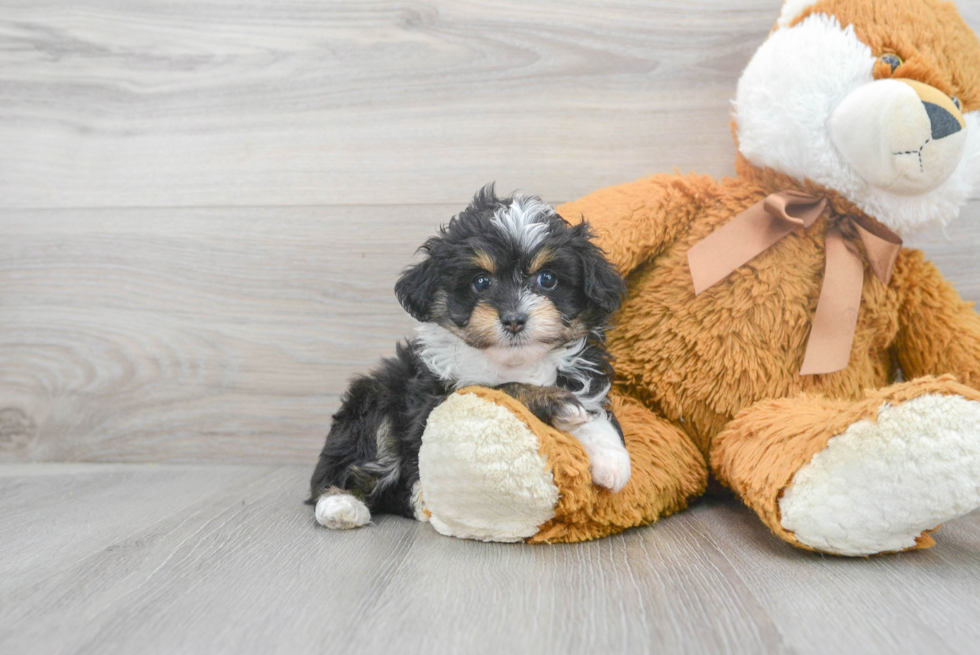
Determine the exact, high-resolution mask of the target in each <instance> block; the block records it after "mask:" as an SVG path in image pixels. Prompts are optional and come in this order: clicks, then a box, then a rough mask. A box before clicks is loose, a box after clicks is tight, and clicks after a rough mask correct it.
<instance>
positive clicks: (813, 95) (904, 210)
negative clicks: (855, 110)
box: [735, 3, 980, 234]
mask: <svg viewBox="0 0 980 655" xmlns="http://www.w3.org/2000/svg"><path fill="white" fill-rule="evenodd" d="M788 4H789V3H788ZM784 11H786V8H784ZM799 11H802V8H801V9H800V10H799ZM797 15H798V12H797ZM874 64H875V57H874V55H873V54H872V52H871V49H870V48H868V46H867V45H865V44H864V43H862V42H861V41H859V40H858V38H857V36H856V35H855V34H854V30H853V28H852V27H850V26H848V27H843V28H842V27H841V25H840V23H839V22H838V21H837V19H836V18H833V17H829V16H826V15H823V14H812V15H810V16H808V17H807V18H805V19H804V20H803V21H802V22H800V23H799V24H797V25H795V26H793V27H792V28H785V29H779V30H777V31H776V32H774V33H773V34H772V35H771V36H770V37H769V39H768V40H767V41H766V42H765V43H764V44H763V45H762V46H761V47H760V48H759V49H758V50H757V51H756V53H755V56H753V58H752V60H751V61H750V62H749V65H748V67H746V69H745V72H744V73H743V74H742V77H741V79H739V83H738V94H737V97H736V101H735V120H736V123H737V126H738V138H739V150H740V151H741V152H742V154H743V155H745V157H746V158H747V159H748V160H749V161H751V162H752V163H753V164H756V165H757V166H764V167H769V168H772V169H775V170H778V171H781V172H783V173H786V174H788V175H791V176H793V177H795V178H797V179H798V180H800V181H802V180H804V179H809V180H811V181H813V182H816V183H817V184H820V185H823V186H826V187H829V188H831V189H834V190H835V191H837V192H839V193H841V194H843V195H844V196H846V197H847V198H848V199H849V200H851V201H852V202H853V203H854V204H856V205H857V206H858V207H860V208H861V209H862V210H863V211H865V212H867V213H868V214H869V215H871V216H874V217H875V218H876V219H878V220H879V221H881V222H882V223H884V224H885V225H887V226H888V227H890V228H892V229H893V230H895V231H896V232H898V233H899V234H902V233H908V232H910V231H913V230H915V229H917V228H919V227H923V226H926V225H937V224H938V225H945V224H946V223H948V222H949V221H950V220H951V219H953V218H955V217H956V216H957V214H958V213H959V210H960V208H961V207H962V206H963V205H964V203H965V202H966V200H967V198H968V197H969V194H970V191H971V190H972V189H973V186H974V184H975V183H976V182H977V180H978V178H980V117H978V116H977V112H971V113H968V114H965V115H964V118H965V120H966V123H967V128H966V132H967V134H966V144H965V146H964V149H963V156H962V159H961V160H960V162H959V165H958V166H957V167H956V168H955V170H953V172H952V174H951V175H950V176H949V177H948V178H947V179H946V180H945V181H943V182H942V183H941V184H938V186H936V188H934V189H933V190H931V191H928V192H925V193H921V194H918V195H899V194H897V193H894V192H891V191H887V190H885V189H881V188H877V187H875V186H873V185H872V184H871V183H869V182H868V181H866V180H865V179H863V178H862V177H861V176H860V175H859V174H858V173H857V171H855V169H854V168H853V167H852V166H850V165H849V164H848V163H847V162H846V161H845V160H844V158H843V157H842V156H841V154H840V152H839V151H838V150H837V148H836V147H835V145H834V143H833V139H832V138H831V134H830V130H829V128H828V123H829V121H830V119H831V116H832V115H833V113H834V110H835V109H836V108H837V106H838V105H839V104H840V103H841V102H842V101H843V100H844V99H845V98H846V97H847V96H848V94H850V93H852V92H854V91H855V90H857V89H858V88H859V87H861V86H862V85H866V84H871V83H872V82H874V78H873V67H874Z"/></svg>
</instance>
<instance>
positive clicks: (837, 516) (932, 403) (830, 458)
mask: <svg viewBox="0 0 980 655" xmlns="http://www.w3.org/2000/svg"><path fill="white" fill-rule="evenodd" d="M711 465H712V470H713V472H714V473H715V475H716V476H717V477H718V479H719V480H721V481H722V482H723V483H724V484H726V485H728V486H730V487H731V488H732V489H733V490H734V491H735V492H736V493H738V495H739V496H740V497H741V498H742V499H743V500H744V501H745V503H746V504H747V505H748V506H749V507H751V508H752V509H753V510H755V512H756V513H757V514H758V515H759V516H760V517H761V518H762V520H763V521H764V522H765V523H766V525H768V526H769V527H770V528H771V529H772V530H773V532H775V533H776V534H777V535H778V536H780V537H781V538H783V539H785V540H786V541H788V542H790V543H792V544H794V545H797V546H801V547H803V548H807V549H811V550H818V551H821V552H825V553H833V554H837V555H873V554H876V553H885V552H893V551H901V550H908V549H912V548H917V547H918V548H923V547H928V546H931V545H932V544H933V543H934V542H933V541H932V538H931V537H930V536H929V535H928V533H929V532H931V531H932V530H934V529H936V528H937V527H938V526H939V524H941V523H943V522H944V521H948V520H950V519H953V518H956V517H957V516H962V515H963V514H966V513H968V512H971V511H972V510H974V509H976V508H977V507H980V392H977V391H974V390H973V389H971V388H969V387H966V386H964V385H961V384H958V383H957V382H955V381H954V380H953V378H952V377H948V376H947V377H943V378H920V379H917V380H913V381H910V382H903V383H900V384H895V385H892V386H890V387H887V388H884V389H879V390H876V391H871V392H868V393H867V394H866V397H865V398H864V399H863V400H860V401H856V402H851V401H840V400H828V399H826V398H823V397H814V396H800V397H798V398H784V399H780V400H766V401H761V402H759V403H757V404H756V405H753V406H752V407H749V408H748V409H746V410H744V411H742V412H740V413H739V415H738V416H737V417H736V418H735V419H734V420H733V421H732V422H731V423H730V424H729V425H728V426H726V428H725V430H724V431H723V432H722V433H721V434H719V435H718V436H717V437H716V438H715V440H714V443H713V444H712V450H711Z"/></svg>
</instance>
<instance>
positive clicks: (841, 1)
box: [474, 0, 980, 547]
mask: <svg viewBox="0 0 980 655" xmlns="http://www.w3.org/2000/svg"><path fill="white" fill-rule="evenodd" d="M813 12H824V13H830V14H833V15H836V16H837V17H838V18H839V19H840V21H841V23H842V24H844V25H848V24H853V25H854V27H855V30H856V33H857V35H858V37H859V38H860V39H861V40H862V41H864V42H865V43H866V44H868V45H869V46H870V47H871V48H872V50H873V51H874V53H875V54H876V55H881V54H887V53H892V54H897V55H899V56H900V57H901V58H902V59H903V60H904V63H903V64H902V66H900V67H899V68H898V69H897V70H896V71H895V72H894V75H895V76H896V77H905V78H911V79H916V80H919V81H922V82H926V83H928V84H931V85H934V86H935V87H937V88H938V89H940V90H941V91H943V92H945V93H949V94H954V95H957V96H959V97H960V99H961V100H962V102H963V105H964V109H966V110H971V109H977V108H978V107H980V43H978V41H977V38H976V36H975V35H974V34H973V32H972V31H971V30H970V28H969V27H968V26H967V25H966V24H965V23H964V22H963V21H962V19H961V18H960V17H959V16H958V15H957V13H956V10H955V8H954V7H953V6H952V5H951V4H949V3H940V2H937V1H935V0H914V1H909V0H903V1H901V2H898V1H896V2H891V3H888V2H874V3H869V2H856V1H855V0H822V1H821V2H818V3H817V4H815V5H813V6H812V7H811V8H810V9H808V10H807V11H806V12H804V14H803V16H801V18H800V19H801V20H802V18H804V17H805V16H807V15H809V14H810V13H813ZM875 74H876V75H877V76H878V77H883V76H887V75H892V71H891V69H890V67H888V66H877V67H876V68H875ZM736 173H737V175H736V177H733V178H726V179H723V180H720V181H719V180H714V179H712V178H710V177H706V176H701V175H694V174H691V175H656V176H653V177H649V178H644V179H641V180H637V181H635V182H631V183H628V184H622V185H619V186H614V187H610V188H606V189H602V190H600V191H596V192H595V193H593V194H591V195H589V196H586V197H585V198H582V199H580V200H577V201H575V202H571V203H567V204H565V205H562V206H561V207H559V208H558V212H559V214H561V215H562V216H563V217H565V218H566V219H567V220H569V221H571V222H578V221H580V220H581V219H582V217H583V216H584V217H586V218H587V219H588V221H589V222H590V223H591V224H592V225H593V227H594V228H595V231H596V234H597V238H598V242H599V245H600V246H601V247H602V248H603V249H604V250H605V251H606V252H607V253H608V255H609V257H610V259H611V260H612V261H613V263H614V264H615V265H616V267H617V268H618V269H619V271H620V272H621V273H623V274H624V275H625V276H627V280H628V286H629V294H628V298H627V300H626V301H625V303H624V305H623V306H622V308H621V310H620V311H619V313H618V315H617V317H616V321H615V322H616V326H615V328H614V329H613V330H612V331H611V333H610V335H609V348H610V350H611V352H612V354H613V356H614V358H615V368H616V372H617V375H618V377H619V380H618V382H617V387H616V389H615V393H616V394H618V395H617V396H616V398H615V401H614V409H615V411H616V414H617V416H618V417H619V420H620V422H621V423H622V425H623V428H624V430H625V433H626V442H627V448H628V449H629V451H630V456H631V459H632V463H633V477H632V479H631V481H630V483H629V485H628V486H627V487H626V489H625V490H624V491H622V492H621V493H620V494H618V495H614V494H609V493H608V492H606V491H601V490H598V489H597V488H596V487H594V486H592V485H591V484H590V481H589V476H588V469H587V459H586V458H585V454H584V451H583V450H582V448H581V446H580V445H579V444H578V443H577V442H576V441H575V440H574V439H572V438H571V437H569V436H568V435H564V434H561V433H559V432H557V431H555V430H552V429H551V428H548V427H546V426H543V425H541V424H540V423H539V422H537V420H536V419H534V417H533V416H530V414H529V412H527V410H526V409H524V408H523V407H522V406H520V404H519V403H517V402H516V401H513V400H512V399H508V398H506V397H500V396H499V395H492V396H490V397H493V398H494V400H495V402H499V403H501V404H503V405H505V406H507V407H509V408H511V410H512V411H514V412H515V413H516V414H518V415H519V416H521V417H523V418H524V420H525V421H526V422H527V424H528V425H530V426H532V428H533V429H534V431H535V432H536V433H537V434H538V436H539V437H540V439H541V452H542V453H543V454H545V455H546V456H547V457H548V459H549V462H550V463H551V466H552V468H553V472H554V477H555V481H556V484H557V485H558V488H559V490H560V492H561V494H562V496H561V500H560V502H559V507H558V512H557V516H556V517H555V518H554V519H553V520H551V521H549V522H548V523H546V524H545V525H543V526H541V531H540V532H539V534H538V535H536V536H535V537H533V538H532V539H531V541H559V540H563V541H578V540H583V539H589V538H594V537H598V536H602V535H605V534H610V533H612V532H616V531H619V530H622V529H624V528H626V527H628V526H631V525H637V524H640V523H646V522H651V521H654V520H656V519H657V518H658V517H659V516H663V515H666V514H669V513H671V512H674V511H677V510H679V509H680V508H682V507H684V506H685V505H686V503H687V502H688V499H689V498H690V497H691V496H692V495H696V494H699V493H701V492H702V491H703V490H704V489H705V482H706V481H705V477H706V475H705V462H706V461H707V462H709V464H710V470H711V472H712V474H713V475H714V476H715V477H716V479H717V480H719V481H720V482H722V483H723V484H725V485H727V486H728V487H730V488H731V489H732V490H733V491H734V492H735V493H737V494H738V495H739V497H741V499H742V500H743V501H744V502H745V503H746V504H747V505H748V506H749V507H751V508H752V509H753V510H755V511H756V512H757V513H758V514H759V516H760V517H761V519H762V520H763V522H764V523H765V524H766V525H767V526H768V527H769V528H770V529H771V530H772V531H773V532H774V533H775V534H777V535H778V536H780V537H781V538H783V539H785V540H786V541H788V542H789V543H792V544H794V545H798V546H800V545H801V544H799V543H798V542H797V540H796V538H795V537H794V535H793V534H791V533H789V532H787V531H786V530H785V529H784V528H782V526H781V524H780V516H779V505H778V501H779V498H780V496H781V495H782V493H783V491H784V490H785V489H786V488H787V486H788V485H789V484H791V482H792V479H793V476H794V474H795V473H796V472H797V471H798V470H799V469H800V467H802V466H804V465H805V464H806V463H808V462H809V461H810V459H811V458H812V457H813V455H814V454H816V453H817V452H819V451H820V450H821V449H822V448H824V447H825V446H826V444H827V442H828V441H829V440H830V439H831V438H833V437H834V436H836V435H839V434H841V433H842V432H844V431H845V430H846V429H847V427H848V426H849V425H851V424H853V423H854V422H855V421H858V420H861V419H871V420H874V419H875V418H876V417H877V414H878V410H879V409H880V408H881V406H882V405H883V404H884V403H892V404H896V403H901V402H903V401H906V400H909V399H912V398H915V397H918V396H920V395H923V394H926V393H941V394H957V395H961V396H963V397H965V398H969V399H973V400H980V394H978V393H977V392H976V391H974V389H977V388H980V317H978V316H977V314H976V313H975V312H974V311H973V309H972V305H970V304H968V303H965V302H963V301H962V300H961V299H960V297H959V296H958V295H957V294H956V292H955V290H954V289H953V288H952V286H951V285H950V284H949V283H948V282H947V281H946V280H944V279H943V277H942V275H941V274H940V273H939V272H938V270H937V269H936V268H935V267H934V266H932V265H931V264H930V263H928V262H926V261H925V260H924V257H923V255H922V253H921V252H918V251H914V250H909V249H903V250H902V251H901V253H900V255H899V257H898V261H897V262H896V265H895V269H894V274H893V276H892V279H891V281H890V282H889V283H888V284H887V285H885V284H883V283H882V282H881V281H879V279H878V278H877V277H876V276H875V275H874V274H873V273H872V272H871V271H870V269H869V267H868V266H867V264H866V265H865V275H864V286H863V291H862V300H861V307H860V312H859V315H858V321H857V329H856V333H855V337H854V341H853V345H852V351H851V357H850V363H849V365H848V367H847V368H846V369H845V370H842V371H839V372H836V373H831V374H827V375H814V376H800V375H799V370H800V366H801V363H802V360H803V356H804V352H805V348H806V342H807V338H808V336H809V331H810V326H811V323H812V319H813V315H814V311H815V308H816V303H817V299H818V297H819V292H820V287H821V282H822V279H823V275H824V267H825V260H826V258H825V250H824V237H825V234H826V233H827V230H828V229H829V228H831V227H836V228H838V229H840V230H841V231H842V232H843V234H844V236H845V238H847V239H848V240H850V241H851V242H852V243H854V244H855V246H856V247H857V248H858V249H859V250H861V251H862V253H863V250H862V246H861V243H860V240H859V239H856V238H855V233H854V229H853V226H852V225H851V220H850V218H851V217H854V216H858V215H861V212H860V210H859V209H858V208H857V207H856V206H854V205H853V204H852V203H850V202H849V201H847V200H846V199H845V198H843V197H842V196H840V195H838V194H836V193H833V192H831V191H829V190H828V189H825V188H822V187H819V186H816V185H813V184H811V183H809V182H803V183H800V182H797V181H795V180H794V179H792V178H790V177H788V176H785V175H782V174H779V173H777V172H775V171H772V170H768V169H761V168H758V167H756V166H754V165H752V164H751V163H750V162H749V161H747V160H746V159H745V158H743V157H741V156H739V157H738V159H737V161H736ZM788 189H797V190H800V191H805V192H807V193H809V194H812V195H817V196H823V197H827V198H828V199H829V207H828V210H827V212H826V213H825V215H824V217H822V218H821V219H820V220H819V221H818V222H817V223H816V224H815V225H813V226H812V227H811V228H810V229H808V230H806V231H803V230H799V231H796V232H794V233H792V234H790V235H789V236H787V237H786V238H784V239H782V240H781V241H779V242H778V243H777V244H775V245H774V246H772V247H771V248H769V249H768V250H766V251H765V252H764V253H762V254H761V255H759V256H758V257H756V258H755V259H753V260H751V261H750V262H748V263H747V264H745V265H743V266H741V267H740V268H738V269H737V270H736V271H735V272H733V273H732V274H731V275H729V276H728V277H727V278H725V279H724V280H723V281H722V282H720V283H718V284H716V285H715V286H713V287H711V288H709V289H708V290H706V291H705V292H704V293H702V294H701V295H699V296H695V295H694V287H693V284H692V280H691V272H690V269H689V266H688V261H687V252H688V250H689V249H690V248H691V246H693V245H694V244H696V243H698V242H700V241H701V240H703V239H704V238H705V237H706V236H708V235H709V234H711V233H712V232H714V231H715V230H716V229H717V228H718V227H719V226H721V225H723V224H725V223H726V222H727V221H729V220H731V219H732V218H733V217H734V216H736V215H737V214H739V213H740V212H742V211H744V210H745V209H747V208H749V207H751V206H752V205H754V204H755V203H757V202H759V201H760V200H762V199H763V198H765V197H766V196H767V195H768V194H770V193H773V192H777V191H784V190H788ZM899 367H901V369H902V371H903V373H904V376H905V378H906V379H908V380H911V381H909V382H905V383H897V384H896V380H897V379H898V373H899ZM945 374H952V375H953V376H956V378H957V379H958V380H959V381H960V382H961V383H963V384H961V383H958V382H955V381H954V380H953V378H952V377H940V378H938V379H937V378H934V377H927V376H943V375H945ZM474 393H481V394H491V392H488V391H485V390H484V391H474ZM927 532H928V531H927ZM931 543H932V540H931V538H930V537H929V536H928V534H926V533H923V535H921V536H920V538H919V539H918V543H917V546H918V547H926V546H929V545H931Z"/></svg>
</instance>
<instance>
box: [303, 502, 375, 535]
mask: <svg viewBox="0 0 980 655" xmlns="http://www.w3.org/2000/svg"><path fill="white" fill-rule="evenodd" d="M314 514H315V515H316V520H317V522H318V523H319V524H320V525H322V526H324V527H326V528H330V529H331V530H350V529H351V528H359V527H361V526H362V525H364V524H365V523H367V522H368V521H370V520H371V511H370V510H369V509H368V508H367V505H365V504H364V503H363V502H361V501H360V500H358V499H357V498H354V496H351V495H350V494H329V495H323V496H320V499H319V500H317V501H316V510H315V511H314Z"/></svg>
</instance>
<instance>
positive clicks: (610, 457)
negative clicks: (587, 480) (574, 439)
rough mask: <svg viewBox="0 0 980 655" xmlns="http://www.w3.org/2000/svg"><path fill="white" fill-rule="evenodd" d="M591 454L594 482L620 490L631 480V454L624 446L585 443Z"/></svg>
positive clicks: (586, 450) (607, 487) (586, 449)
mask: <svg viewBox="0 0 980 655" xmlns="http://www.w3.org/2000/svg"><path fill="white" fill-rule="evenodd" d="M583 445H584V446H585V452H587V453H588V454H589V464H590V466H591V469H592V482H593V483H595V484H597V485H599V486H600V487H605V488H606V489H609V490H610V491H614V492H615V491H619V490H620V489H622V488H623V487H625V486H626V483H627V482H629V481H630V475H631V474H632V468H631V467H630V456H629V453H628V452H626V449H625V448H623V447H622V446H619V447H609V446H600V445H593V444H583Z"/></svg>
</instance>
